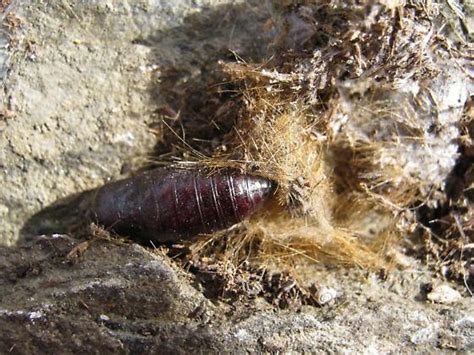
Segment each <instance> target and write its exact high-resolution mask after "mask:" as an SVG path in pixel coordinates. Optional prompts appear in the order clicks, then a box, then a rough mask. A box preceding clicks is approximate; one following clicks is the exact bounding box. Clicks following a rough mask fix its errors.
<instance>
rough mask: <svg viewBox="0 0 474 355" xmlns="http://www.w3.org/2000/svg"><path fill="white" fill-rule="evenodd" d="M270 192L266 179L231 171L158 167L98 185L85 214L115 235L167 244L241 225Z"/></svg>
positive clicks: (269, 183)
mask: <svg viewBox="0 0 474 355" xmlns="http://www.w3.org/2000/svg"><path fill="white" fill-rule="evenodd" d="M273 187H274V184H273V183H272V181H270V180H268V179H266V178H263V177H259V176H254V175H247V174H242V173H240V172H239V171H237V170H232V169H224V170H220V171H216V172H214V173H210V172H209V171H206V170H188V169H177V168H159V169H155V170H151V171H148V172H145V173H142V174H139V175H136V176H133V177H131V178H128V179H124V180H119V181H116V182H112V183H109V184H106V185H104V186H102V187H101V188H99V189H98V190H97V191H96V192H95V194H94V196H93V199H92V203H91V205H90V212H91V216H92V218H93V219H94V220H95V222H97V223H99V224H100V225H102V226H104V227H105V228H106V229H110V230H113V231H114V232H116V233H118V234H121V235H127V236H130V237H131V238H134V239H138V240H140V241H144V242H148V241H152V242H170V241H176V240H179V239H180V238H184V237H190V236H194V235H197V234H201V233H212V232H214V231H217V230H221V229H225V228H228V227H230V226H232V225H234V224H236V223H239V222H241V221H243V220H244V219H245V218H247V217H249V216H250V215H251V214H252V213H254V212H255V211H257V210H258V209H259V208H260V207H261V206H262V204H263V203H264V202H265V200H267V198H268V197H269V196H270V195H271V193H272V191H273Z"/></svg>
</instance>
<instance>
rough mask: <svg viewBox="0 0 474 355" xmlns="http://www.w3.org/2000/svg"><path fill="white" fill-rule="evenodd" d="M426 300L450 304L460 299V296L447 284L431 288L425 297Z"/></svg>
mask: <svg viewBox="0 0 474 355" xmlns="http://www.w3.org/2000/svg"><path fill="white" fill-rule="evenodd" d="M427 298H428V300H430V301H431V302H435V303H443V304H450V303H455V302H458V301H459V300H460V299H462V296H461V294H460V293H459V292H458V291H456V290H455V289H453V288H452V287H451V286H449V285H447V284H442V285H438V286H435V287H433V289H432V290H431V292H430V293H428V295H427Z"/></svg>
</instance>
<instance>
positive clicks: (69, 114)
mask: <svg viewBox="0 0 474 355" xmlns="http://www.w3.org/2000/svg"><path fill="white" fill-rule="evenodd" d="M12 4H13V9H12V13H13V14H14V15H15V16H16V18H17V19H18V20H20V21H19V22H18V26H17V27H16V29H10V30H9V32H0V85H1V86H2V87H1V90H0V113H2V114H0V168H1V170H0V171H1V172H0V245H3V246H0V353H12V354H14V353H18V354H24V353H157V352H173V353H175V352H178V353H185V352H204V353H205V352H210V351H212V352H218V351H221V352H222V351H226V352H229V351H235V352H251V351H265V352H284V351H293V352H302V351H307V352H323V351H324V352H357V353H358V352H373V353H379V352H397V353H398V352H405V353H412V352H415V351H416V352H439V351H446V352H448V351H469V349H472V348H473V344H474V313H473V305H472V300H471V299H469V298H466V291H465V290H463V288H462V287H458V288H457V289H458V291H459V292H460V293H461V294H462V295H463V297H464V298H462V299H461V300H459V301H457V302H456V303H453V304H432V303H429V302H427V301H426V297H425V296H426V295H425V293H424V291H423V287H424V285H426V284H428V283H431V282H432V280H433V276H432V275H431V274H430V273H429V272H428V271H426V270H425V269H424V268H423V267H422V266H421V265H419V264H418V263H414V262H413V264H407V265H408V266H407V269H406V270H405V271H397V270H394V271H392V272H390V273H389V274H388V277H387V278H386V280H385V281H382V280H381V279H380V278H379V277H377V276H376V275H373V274H367V273H365V272H362V271H360V270H357V269H348V270H346V269H332V270H327V269H325V268H322V267H318V268H314V270H313V269H311V273H312V278H313V279H314V280H315V282H317V284H318V285H320V286H322V287H326V288H327V289H331V290H334V291H335V294H336V295H337V297H336V298H335V299H334V300H333V301H332V302H328V303H327V305H326V306H324V307H320V308H318V307H314V306H303V307H302V308H301V309H291V308H290V309H286V310H281V309H279V308H277V307H275V306H274V305H271V304H269V303H267V302H266V301H265V300H263V299H260V298H256V299H250V300H240V301H237V302H235V303H225V302H222V301H221V300H220V299H219V298H207V297H206V296H205V295H206V292H204V289H203V286H202V284H201V283H200V282H199V280H198V279H197V278H196V277H195V276H194V275H193V274H191V273H187V272H185V271H183V270H184V269H183V267H182V266H178V265H177V264H176V262H175V261H173V260H171V259H170V258H168V257H167V256H166V255H165V253H164V252H161V251H154V250H150V249H145V248H143V247H141V246H138V245H136V244H123V243H119V242H110V241H104V240H97V239H93V240H92V241H90V242H89V241H85V240H79V239H75V238H73V237H71V236H69V235H66V234H53V233H45V232H50V229H51V228H49V227H48V225H44V224H42V223H41V221H38V220H36V222H34V223H32V224H31V225H30V226H29V229H28V230H26V232H29V233H30V234H31V235H35V234H37V235H39V234H42V233H45V235H43V236H41V237H35V238H34V240H33V242H31V243H30V244H26V245H23V244H22V245H16V244H17V242H18V240H19V239H21V238H22V237H24V235H23V234H22V233H26V232H25V228H24V227H25V224H27V221H29V220H30V219H31V216H33V215H34V214H35V213H37V212H38V211H41V210H43V209H44V208H46V207H48V206H50V205H51V204H52V203H54V202H55V201H57V200H58V199H62V198H65V197H68V196H70V195H72V194H75V193H80V192H82V191H84V190H87V189H91V188H94V187H96V186H100V185H102V184H103V183H104V182H106V181H108V180H109V179H111V178H114V179H115V178H118V177H119V176H120V175H121V174H122V173H127V172H128V171H129V170H130V169H134V168H136V167H137V166H139V165H141V163H142V162H137V161H135V160H134V159H135V158H136V157H146V155H147V154H148V153H150V152H151V151H152V149H153V147H154V145H155V143H156V136H155V134H154V133H152V132H151V131H150V127H153V124H154V123H155V122H156V120H157V117H156V112H157V110H159V109H160V108H162V107H166V106H167V105H168V104H169V93H170V92H172V93H173V95H172V96H173V98H172V99H173V100H172V101H173V103H174V104H175V106H174V107H173V108H174V109H175V110H179V109H180V105H179V100H178V99H179V96H180V91H179V90H178V87H180V86H183V85H184V86H186V85H188V86H193V85H197V83H199V82H203V81H204V82H205V79H206V77H207V76H209V75H212V68H213V67H212V65H213V64H212V63H216V62H217V60H218V59H221V58H228V57H229V56H231V57H232V53H230V52H229V49H230V48H231V49H232V50H234V51H235V52H236V53H237V54H239V55H242V56H243V57H244V58H258V57H259V56H260V55H261V54H262V53H263V52H265V48H266V46H267V42H266V39H265V38H264V37H263V36H264V33H263V31H262V25H263V24H264V23H265V21H266V19H267V18H268V9H267V6H266V4H264V3H263V4H260V2H259V1H241V2H240V1H231V0H228V1H217V0H209V1H200V0H199V1H192V0H175V1H158V0H156V1H127V0H119V1H87V2H83V1H69V0H66V1H43V0H39V1H21V2H20V1H13V2H12ZM2 19H3V18H2ZM5 113H8V114H5ZM57 231H59V230H57ZM57 231H53V232H57ZM452 287H456V286H452Z"/></svg>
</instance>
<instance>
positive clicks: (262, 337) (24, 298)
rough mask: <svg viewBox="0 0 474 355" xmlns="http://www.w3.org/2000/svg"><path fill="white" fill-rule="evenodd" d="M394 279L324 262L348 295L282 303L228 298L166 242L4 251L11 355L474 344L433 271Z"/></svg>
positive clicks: (328, 275) (4, 326)
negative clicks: (429, 285)
mask: <svg viewBox="0 0 474 355" xmlns="http://www.w3.org/2000/svg"><path fill="white" fill-rule="evenodd" d="M420 270H422V269H421V268H419V269H418V270H417V271H416V272H413V271H405V272H399V271H394V272H392V273H390V274H389V275H388V278H387V280H386V281H381V280H380V279H379V278H378V277H376V276H375V275H367V274H364V273H362V272H359V271H357V270H349V271H343V270H333V271H328V270H323V269H320V270H315V278H316V279H318V280H319V281H318V282H319V283H320V284H325V285H327V286H332V287H334V288H335V289H336V290H337V292H338V297H337V299H336V300H335V302H334V303H332V304H331V305H328V306H324V307H320V308H318V307H313V306H303V307H302V308H301V309H300V310H299V311H295V310H291V309H288V310H281V309H276V308H275V307H273V306H272V305H270V304H268V303H267V302H266V301H264V300H262V299H259V298H257V299H254V300H249V301H247V302H246V303H241V302H240V301H239V302H236V303H234V304H229V303H222V302H221V301H219V300H216V299H207V298H206V297H204V295H203V293H202V291H201V289H200V287H201V286H200V284H199V282H197V281H196V279H195V278H194V277H193V276H192V275H191V274H188V273H186V272H184V271H183V270H182V269H181V268H180V267H177V265H176V264H175V263H174V262H173V261H172V260H171V259H169V258H168V257H166V256H165V255H164V254H163V253H162V252H161V251H150V250H147V249H145V248H143V247H140V246H138V245H136V244H120V243H111V242H107V241H103V240H92V241H87V242H84V241H80V240H76V239H73V238H71V237H69V236H67V235H53V236H42V237H39V238H38V239H37V240H36V242H34V243H33V244H31V245H28V246H24V247H21V248H18V249H11V248H6V247H4V248H2V249H0V332H1V336H0V353H8V352H9V351H12V352H13V353H42V352H44V353H51V352H61V353H76V352H82V353H83V352H87V353H111V352H114V353H115V352H116V353H138V352H140V353H141V352H145V353H156V352H173V353H174V352H178V353H185V352H190V351H191V352H209V351H213V352H217V351H235V352H247V351H252V352H253V351H265V352H282V351H295V352H302V351H306V352H318V351H320V352H323V351H324V352H327V351H329V352H337V353H339V352H347V351H351V352H355V353H361V352H370V353H386V352H397V353H398V352H400V351H402V352H404V353H412V352H415V351H420V352H434V351H440V350H443V351H461V350H465V351H467V350H469V349H472V347H473V346H474V313H473V308H472V301H471V300H470V299H468V298H464V299H463V300H460V301H459V302H458V303H456V304H455V305H439V304H433V303H429V302H426V301H425V299H423V296H422V295H421V292H420V287H421V286H422V285H423V284H424V282H426V280H429V279H430V277H431V275H429V274H428V273H427V272H425V273H423V272H420Z"/></svg>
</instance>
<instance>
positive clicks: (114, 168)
mask: <svg viewBox="0 0 474 355" xmlns="http://www.w3.org/2000/svg"><path fill="white" fill-rule="evenodd" d="M258 3H259V2H258V1H255V2H234V1H227V2H222V1H191V0H178V1H172V2H169V1H126V0H121V1H87V2H80V1H77V2H74V1H54V2H50V1H32V2H28V1H26V2H21V3H20V2H18V3H14V5H15V6H14V7H13V10H12V13H14V14H15V16H16V17H17V18H18V19H19V20H20V24H19V25H18V26H17V28H16V29H15V30H14V31H13V30H12V32H13V33H11V38H12V40H13V43H14V47H13V48H11V53H10V57H11V58H10V65H9V74H8V76H7V77H6V78H5V80H4V85H3V86H4V87H3V88H2V90H0V112H4V111H5V112H6V111H8V112H10V113H11V114H10V115H9V117H8V118H6V117H0V167H1V169H2V170H1V174H0V186H2V187H3V188H1V189H0V218H1V220H2V221H3V223H1V224H0V244H7V245H12V244H14V243H15V242H16V241H17V240H18V238H19V237H20V229H21V227H22V225H23V224H24V223H25V222H26V221H27V220H28V218H30V217H31V216H32V215H33V214H34V213H35V212H37V211H40V210H41V209H43V208H45V207H47V206H48V205H50V204H52V203H53V202H55V201H56V200H58V199H61V198H64V197H67V196H70V195H71V194H75V193H78V192H82V191H84V190H87V189H91V188H94V187H97V186H100V185H102V184H103V183H104V182H106V181H108V180H109V179H111V178H117V177H118V176H119V175H120V174H121V172H128V171H129V170H130V169H134V168H136V167H137V166H139V165H142V164H143V160H146V157H147V154H149V153H151V152H152V150H153V147H154V145H155V144H156V141H157V136H156V135H155V134H154V133H153V132H152V130H151V127H153V125H154V124H155V123H156V122H157V121H159V120H158V118H157V117H156V116H157V115H156V111H157V110H158V109H159V108H161V107H163V106H167V105H168V101H169V100H168V98H167V95H169V93H170V92H172V91H173V90H177V89H176V86H178V85H188V86H192V85H195V83H197V82H200V81H201V82H202V81H204V80H205V78H206V76H207V75H211V73H209V70H210V69H209V68H206V65H209V64H210V63H211V64H213V65H216V63H217V61H218V59H219V58H228V57H229V56H230V57H233V54H232V53H231V52H230V49H231V48H232V50H234V51H235V52H236V53H239V54H242V55H243V56H244V57H247V58H249V57H248V56H250V55H258V53H259V51H260V52H261V51H262V50H264V49H265V45H266V44H265V42H264V41H263V40H260V38H261V36H260V33H261V30H260V27H261V26H262V23H263V20H262V18H266V17H268V11H267V9H266V7H265V6H263V5H258V6H257V5H256V4H258ZM4 40H5V39H4V37H0V42H1V43H0V47H1V45H2V43H3V42H2V41H4ZM2 58H6V55H2V54H0V62H1V59H2ZM3 71H4V70H3ZM176 96H178V98H179V93H177V94H176ZM174 101H175V102H173V104H175V105H174V106H175V107H174V109H175V110H176V111H179V110H180V104H179V102H176V101H177V100H174ZM137 157H139V161H137V159H136V158H137ZM42 232H45V231H44V230H42V228H41V227H38V226H36V230H33V231H32V233H33V234H36V233H40V234H41V233H42ZM53 232H56V231H53Z"/></svg>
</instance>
